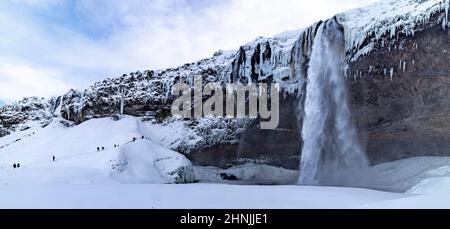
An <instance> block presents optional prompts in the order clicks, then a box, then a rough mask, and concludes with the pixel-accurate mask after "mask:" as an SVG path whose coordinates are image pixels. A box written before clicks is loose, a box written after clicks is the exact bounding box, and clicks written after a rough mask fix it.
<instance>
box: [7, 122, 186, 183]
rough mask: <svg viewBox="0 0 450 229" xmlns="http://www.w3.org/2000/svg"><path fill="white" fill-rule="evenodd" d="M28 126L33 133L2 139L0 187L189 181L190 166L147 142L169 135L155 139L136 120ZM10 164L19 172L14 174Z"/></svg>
mask: <svg viewBox="0 0 450 229" xmlns="http://www.w3.org/2000/svg"><path fill="white" fill-rule="evenodd" d="M36 124H37V123H36ZM29 125H30V126H32V127H31V128H30V129H28V130H25V131H19V132H15V133H13V134H11V135H8V136H5V137H3V138H0V147H2V148H0V184H30V183H34V184H42V183H45V184H92V183H95V184H110V183H175V182H179V180H178V179H180V178H181V177H185V178H186V179H191V180H190V181H192V180H193V178H192V174H193V171H192V165H191V163H190V162H189V160H187V159H186V158H185V157H184V156H183V155H181V154H179V153H176V152H174V151H171V150H169V149H167V148H165V147H163V146H162V145H161V144H160V143H159V140H160V139H159V138H158V139H156V138H155V140H153V139H152V138H151V137H153V136H155V135H158V136H160V137H163V136H164V135H169V134H171V133H170V131H167V132H165V131H164V129H163V128H162V127H161V128H160V130H159V131H158V132H156V133H155V132H154V131H152V130H151V129H149V130H147V127H146V124H144V123H143V122H141V121H140V120H139V119H138V118H134V117H130V116H125V117H123V118H122V119H121V120H119V121H114V120H113V119H111V118H103V119H94V120H90V121H87V122H84V123H82V124H80V125H78V126H74V127H66V126H64V125H63V124H62V123H60V122H59V121H58V120H57V119H55V120H53V121H52V122H51V123H50V124H49V125H48V126H46V127H44V128H42V127H41V126H40V125H33V123H29ZM142 136H144V137H145V138H144V139H142ZM133 138H135V141H133ZM115 145H116V147H115ZM98 147H99V148H100V150H98V149H97V148H98ZM103 147H104V150H103V149H102V148H103ZM53 156H55V157H56V161H55V162H53ZM13 164H20V166H21V167H20V168H13Z"/></svg>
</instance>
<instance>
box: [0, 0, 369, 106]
mask: <svg viewBox="0 0 450 229" xmlns="http://www.w3.org/2000/svg"><path fill="white" fill-rule="evenodd" d="M374 1H376V0H313V1H311V0H126V1H125V0H1V1H0V34H1V35H0V50H1V51H0V105H1V103H2V100H3V101H12V100H17V99H20V98H22V97H24V96H31V95H37V96H51V95H56V94H60V93H64V92H65V91H67V90H68V89H70V88H83V87H86V86H88V85H90V84H91V83H93V82H95V81H97V80H100V79H104V78H106V77H114V76H119V75H121V74H123V73H129V72H132V71H136V70H145V69H159V68H164V67H170V66H176V65H181V64H183V63H186V62H192V61H195V60H198V59H200V58H205V57H209V56H211V55H212V53H213V52H215V51H217V50H218V49H225V50H230V49H236V48H238V47H239V46H240V45H242V44H244V43H246V42H248V41H251V40H253V39H254V38H256V37H257V36H272V35H275V34H278V33H281V32H283V31H286V30H296V29H299V28H303V27H306V26H309V25H310V24H312V23H314V22H315V21H318V20H321V19H327V18H330V17H331V16H333V15H335V14H336V13H339V12H343V11H345V10H348V9H351V8H356V7H359V6H363V5H367V4H370V3H372V2H374Z"/></svg>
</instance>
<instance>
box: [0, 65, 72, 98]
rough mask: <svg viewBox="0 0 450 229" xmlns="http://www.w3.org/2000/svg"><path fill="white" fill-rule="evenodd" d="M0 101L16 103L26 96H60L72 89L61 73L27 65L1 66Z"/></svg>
mask: <svg viewBox="0 0 450 229" xmlns="http://www.w3.org/2000/svg"><path fill="white" fill-rule="evenodd" d="M0 82H2V83H1V84H0V92H1V93H0V100H3V101H14V100H19V99H21V98H23V97H25V96H36V95H39V96H46V97H50V96H52V95H58V94H61V93H63V92H65V91H66V90H68V89H69V88H70V87H69V85H67V84H66V83H65V82H64V81H63V80H62V76H61V73H60V72H58V71H57V70H54V69H41V68H36V67H33V66H27V65H15V64H5V63H2V64H0Z"/></svg>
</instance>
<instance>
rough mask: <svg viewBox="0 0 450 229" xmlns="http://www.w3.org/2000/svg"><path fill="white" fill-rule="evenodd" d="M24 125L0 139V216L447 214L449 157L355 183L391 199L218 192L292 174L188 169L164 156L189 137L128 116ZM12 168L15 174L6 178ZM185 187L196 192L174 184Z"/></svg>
mask: <svg viewBox="0 0 450 229" xmlns="http://www.w3.org/2000/svg"><path fill="white" fill-rule="evenodd" d="M27 125H28V126H30V127H31V128H29V129H26V130H23V131H18V132H15V133H13V134H11V135H8V136H5V137H3V138H0V208H190V209H195V208H238V209H242V208H244V209H247V208H294V209H297V208H450V195H448V194H449V193H450V157H417V158H410V159H405V160H401V161H396V162H391V163H385V164H381V165H378V166H375V167H372V168H371V169H370V170H369V171H368V172H367V173H366V174H363V175H366V176H367V178H366V179H367V180H369V181H370V182H369V184H368V187H371V188H373V189H378V190H390V191H396V192H397V193H393V192H384V191H375V190H369V189H363V188H359V189H358V188H339V187H307V186H296V185H282V186H262V185H254V186H249V185H237V184H245V183H243V182H231V181H228V182H227V183H225V182H224V181H223V180H222V179H221V177H220V174H222V173H226V175H227V176H235V177H237V178H241V179H245V180H248V181H249V182H248V183H247V184H249V183H252V182H251V181H252V179H255V180H257V181H258V182H259V183H265V182H264V179H265V178H266V179H267V180H270V181H273V180H275V179H279V181H280V182H279V183H280V184H290V183H292V182H294V181H295V179H296V176H297V175H298V173H297V172H296V171H289V170H284V169H281V168H274V167H270V166H266V165H249V164H246V165H242V166H239V167H235V168H230V169H227V170H221V169H217V168H209V167H194V166H192V165H191V163H190V162H189V160H187V159H186V158H185V157H184V156H183V155H181V154H179V153H176V152H174V151H172V150H170V149H169V148H170V147H171V146H173V145H174V144H175V145H176V144H178V143H177V142H176V140H179V139H183V136H187V134H186V132H185V131H188V130H183V127H182V126H177V127H174V126H170V125H169V126H163V125H157V124H151V123H149V122H142V121H140V119H139V118H135V117H131V116H124V117H122V118H121V119H120V120H113V119H111V118H103V119H93V120H89V121H86V122H84V123H82V124H80V125H77V126H73V127H67V126H66V125H64V124H63V123H61V122H60V120H59V119H58V118H55V119H53V121H52V122H51V123H50V124H48V125H46V126H44V127H42V126H41V124H40V123H38V122H36V123H33V122H30V123H28V124H27ZM142 136H144V139H142ZM133 138H136V140H135V141H133ZM189 140H192V141H195V139H185V141H189ZM114 145H116V147H114ZM97 147H100V150H99V151H98V150H97ZM102 147H105V149H104V150H102V149H101V148H102ZM53 155H54V156H55V157H56V161H55V162H53V160H52V157H53ZM14 163H20V165H21V167H20V168H16V169H14V168H13V167H12V165H13V164H14ZM194 180H198V181H200V183H197V184H174V183H184V182H188V183H189V182H192V181H194ZM211 182H212V183H214V184H211ZM267 184H270V182H268V183H267Z"/></svg>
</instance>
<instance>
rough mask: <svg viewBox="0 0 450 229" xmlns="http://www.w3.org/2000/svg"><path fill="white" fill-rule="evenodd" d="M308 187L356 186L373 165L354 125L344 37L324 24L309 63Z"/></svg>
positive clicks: (304, 169)
mask: <svg viewBox="0 0 450 229" xmlns="http://www.w3.org/2000/svg"><path fill="white" fill-rule="evenodd" d="M304 103H305V104H304V120H303V129H302V137H303V140H304V145H303V150H302V157H301V165H300V167H301V175H300V178H299V182H300V184H302V185H350V186H351V185H353V184H352V182H354V181H355V180H354V178H352V175H353V174H355V172H356V170H360V169H363V168H366V167H367V165H368V163H367V159H366V156H365V153H364V150H363V149H362V148H361V146H360V144H359V141H358V136H357V133H356V130H355V128H354V126H353V125H352V122H351V117H350V116H351V115H350V109H349V105H348V102H347V90H346V85H345V76H344V38H343V34H342V31H341V29H340V28H339V25H338V24H337V23H336V22H335V21H334V20H329V21H327V22H325V23H323V24H321V25H320V27H319V29H318V31H317V35H316V36H315V38H314V44H313V48H312V53H311V59H310V63H309V69H308V74H307V86H306V99H305V102H304Z"/></svg>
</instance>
